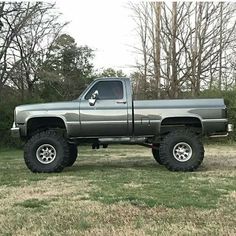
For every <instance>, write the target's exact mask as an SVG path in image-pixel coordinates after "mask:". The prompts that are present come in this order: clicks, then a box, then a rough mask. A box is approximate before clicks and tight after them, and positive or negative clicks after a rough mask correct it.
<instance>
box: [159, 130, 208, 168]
mask: <svg viewBox="0 0 236 236" xmlns="http://www.w3.org/2000/svg"><path fill="white" fill-rule="evenodd" d="M181 143H184V144H186V145H187V146H189V147H190V150H191V151H190V153H192V154H191V155H189V156H188V155H187V156H188V157H187V158H186V160H184V161H183V160H181V161H179V160H177V159H179V158H177V156H178V155H177V154H175V150H176V147H178V145H179V144H180V148H181ZM180 155H181V154H180ZM181 158H183V157H181ZM188 158H189V159H188ZM203 158H204V147H203V144H202V142H201V141H200V139H199V138H198V136H197V135H196V134H195V133H193V132H191V131H190V130H188V129H186V130H176V131H173V132H170V133H169V134H167V135H166V136H165V137H164V138H163V140H162V142H161V144H160V159H161V162H162V163H163V164H164V165H165V167H166V168H167V169H168V170H171V171H194V170H196V169H197V168H198V167H199V166H200V165H201V163H202V161H203Z"/></svg>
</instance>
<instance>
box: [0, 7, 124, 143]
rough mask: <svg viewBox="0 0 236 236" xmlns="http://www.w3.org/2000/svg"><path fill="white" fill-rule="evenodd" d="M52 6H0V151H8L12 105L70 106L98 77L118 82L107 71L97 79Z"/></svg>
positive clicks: (87, 54) (87, 51)
mask: <svg viewBox="0 0 236 236" xmlns="http://www.w3.org/2000/svg"><path fill="white" fill-rule="evenodd" d="M60 16H61V14H60V13H59V12H58V10H57V8H56V5H55V4H54V3H46V2H0V145H1V144H3V145H11V144H12V142H13V143H14V141H13V140H12V139H11V136H10V134H9V129H10V127H11V125H12V122H13V110H14V107H15V106H16V105H19V104H25V103H34V102H50V101H60V100H72V99H75V98H77V97H78V96H79V95H80V93H81V91H82V90H84V88H85V87H86V85H87V84H88V83H90V81H91V80H92V79H93V78H95V77H98V76H122V75H123V73H122V71H115V70H113V69H111V68H108V69H104V70H103V71H102V72H101V73H96V72H95V71H94V66H93V58H94V51H93V50H92V49H91V48H89V47H88V46H78V45H77V43H76V42H75V40H74V38H73V37H71V36H70V35H68V34H65V33H63V29H64V27H65V26H66V25H67V23H66V22H63V21H62V20H61V17H60Z"/></svg>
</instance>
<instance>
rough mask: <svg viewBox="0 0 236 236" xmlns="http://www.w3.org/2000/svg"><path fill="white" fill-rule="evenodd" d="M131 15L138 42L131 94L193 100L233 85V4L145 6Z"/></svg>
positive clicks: (136, 6) (235, 13) (235, 12)
mask: <svg viewBox="0 0 236 236" xmlns="http://www.w3.org/2000/svg"><path fill="white" fill-rule="evenodd" d="M131 9H132V12H133V18H134V20H135V22H136V25H137V29H136V30H137V33H138V35H139V39H140V42H139V44H136V47H135V50H136V52H137V53H139V55H140V60H139V62H138V64H137V72H136V73H134V74H133V78H134V81H135V86H134V90H135V91H139V95H140V96H141V97H143V98H145V96H147V94H148V96H151V97H153V98H159V97H169V98H178V97H182V96H183V94H185V96H191V97H195V96H199V95H200V93H201V91H202V90H206V89H210V90H211V89H219V90H228V89H229V88H232V87H233V86H235V85H236V73H235V72H236V71H235V57H236V54H235V53H236V51H235V48H236V45H235V44H236V40H235V38H236V37H235V36H236V28H235V27H236V22H235V16H236V4H235V3H227V2H220V3H215V2H178V3H177V2H173V3H165V2H144V3H140V4H131ZM186 94H187V95H186Z"/></svg>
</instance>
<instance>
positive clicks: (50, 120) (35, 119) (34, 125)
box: [26, 116, 68, 136]
mask: <svg viewBox="0 0 236 236" xmlns="http://www.w3.org/2000/svg"><path fill="white" fill-rule="evenodd" d="M47 128H59V129H64V130H66V131H67V130H68V127H67V125H66V121H65V119H64V118H63V117H60V116H32V117H29V118H28V119H27V120H26V135H27V136H30V135H31V134H32V133H34V132H35V131H36V130H46V129H47Z"/></svg>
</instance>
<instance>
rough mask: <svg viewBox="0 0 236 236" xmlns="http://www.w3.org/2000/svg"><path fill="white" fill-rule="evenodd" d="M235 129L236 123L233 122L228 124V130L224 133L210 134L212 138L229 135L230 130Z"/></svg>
mask: <svg viewBox="0 0 236 236" xmlns="http://www.w3.org/2000/svg"><path fill="white" fill-rule="evenodd" d="M233 131H234V125H233V124H227V132H226V133H223V134H212V135H210V138H222V137H227V136H229V133H230V132H233Z"/></svg>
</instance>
